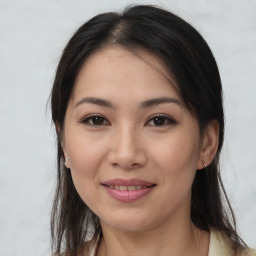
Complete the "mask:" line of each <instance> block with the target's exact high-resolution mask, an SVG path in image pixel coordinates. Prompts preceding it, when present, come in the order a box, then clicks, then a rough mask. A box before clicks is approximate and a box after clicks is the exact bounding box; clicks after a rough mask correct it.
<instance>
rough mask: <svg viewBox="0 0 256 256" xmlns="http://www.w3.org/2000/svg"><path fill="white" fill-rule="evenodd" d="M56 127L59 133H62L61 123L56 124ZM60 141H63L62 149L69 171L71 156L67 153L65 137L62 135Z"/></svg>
mask: <svg viewBox="0 0 256 256" xmlns="http://www.w3.org/2000/svg"><path fill="white" fill-rule="evenodd" d="M55 127H56V131H57V132H60V126H59V123H56V124H55ZM60 140H61V148H62V151H63V158H64V164H65V166H66V168H69V169H70V161H69V155H68V154H67V152H66V145H65V141H64V138H63V136H61V135H60Z"/></svg>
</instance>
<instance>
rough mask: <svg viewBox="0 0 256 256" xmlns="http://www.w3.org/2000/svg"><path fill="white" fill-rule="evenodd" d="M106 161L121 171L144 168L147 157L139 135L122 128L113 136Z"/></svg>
mask: <svg viewBox="0 0 256 256" xmlns="http://www.w3.org/2000/svg"><path fill="white" fill-rule="evenodd" d="M113 137H114V138H113V140H112V141H111V145H110V148H111V150H110V152H109V154H108V161H109V163H110V164H111V165H113V166H115V167H118V168H120V169H123V170H131V169H136V168H140V167H142V166H144V165H145V164H146V162H147V156H146V151H145V148H144V147H143V143H142V141H141V140H140V139H139V137H140V136H139V134H137V133H136V132H135V131H134V130H132V129H129V128H128V127H124V128H123V129H121V130H120V131H119V132H117V133H115V134H113Z"/></svg>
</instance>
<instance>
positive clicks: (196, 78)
mask: <svg viewBox="0 0 256 256" xmlns="http://www.w3.org/2000/svg"><path fill="white" fill-rule="evenodd" d="M108 45H120V46H122V47H125V48H127V49H130V50H136V49H144V50H147V51H149V52H151V53H153V54H154V55H155V56H157V57H159V58H160V59H161V60H162V61H163V62H164V64H165V66H166V67H167V69H168V70H169V73H170V75H171V76H172V77H174V79H175V81H176V84H177V85H178V92H179V94H180V96H181V98H182V99H183V102H184V104H185V105H186V107H187V108H188V109H189V110H190V111H191V112H192V113H194V114H195V115H196V117H197V120H198V123H199V127H200V131H201V132H202V133H203V131H204V129H205V128H206V126H207V124H208V123H209V122H210V121H211V120H217V121H218V123H219V146H218V151H217V154H216V156H215V158H214V160H213V161H212V163H211V164H210V165H209V166H208V167H207V171H200V172H199V171H198V172H197V174H196V176H195V179H194V183H193V186H192V202H191V220H192V222H193V223H194V224H195V225H196V226H197V227H198V228H200V229H203V230H209V228H210V227H215V228H217V229H218V230H220V231H224V232H225V233H226V235H227V236H229V237H230V238H231V239H232V240H233V241H234V245H235V247H237V246H238V245H239V243H242V242H241V239H240V238H239V236H238V234H237V232H236V224H235V218H234V214H233V211H232V208H231V206H230V203H229V201H228V198H227V195H226V192H225V189H224V187H223V183H222V181H221V177H220V172H219V154H220V151H221V148H222V144H223V134H224V114H223V106H222V86H221V80H220V76H219V72H218V68H217V64H216V62H215V59H214V57H213V55H212V53H211V50H210V49H209V47H208V45H207V43H206V42H205V40H204V39H203V38H202V36H201V35H200V34H199V33H198V32H197V31H196V30H195V29H194V28H193V27H192V26H191V25H189V24H188V23H187V22H185V21H184V20H182V19H181V18H179V17H178V16H176V15H174V14H173V13H171V12H168V11H165V10H163V9H160V8H157V7H153V6H147V5H139V6H133V7H130V8H127V9H125V10H124V12H122V13H120V14H119V13H111V12H110V13H103V14H100V15H97V16H95V17H94V18H92V19H91V20H89V21H88V22H86V23H85V24H84V25H82V26H81V27H80V28H79V29H78V30H77V31H76V32H75V34H74V35H73V37H72V38H71V39H70V41H69V42H68V44H67V46H66V48H65V49H64V51H63V54H62V57H61V59H60V62H59V65H58V68H57V72H56V76H55V80H54V84H53V88H52V93H51V106H52V120H53V122H54V124H55V125H57V127H58V128H57V129H56V131H57V143H58V156H57V157H58V159H57V161H58V177H57V186H56V194H55V198H54V203H53V208H52V219H51V231H52V245H53V250H54V252H56V253H57V254H60V252H61V251H62V250H65V251H66V252H68V255H78V253H79V251H82V250H83V245H84V242H85V240H86V239H87V238H88V236H91V237H92V239H96V238H97V237H99V236H101V235H102V234H101V227H100V223H99V219H98V217H97V216H96V215H95V214H94V213H93V212H92V211H91V210H90V209H89V208H88V207H87V205H86V204H85V203H84V202H83V201H82V200H81V198H80V197H79V195H78V193H77V191H76V189H75V187H74V184H73V181H72V178H71V174H70V170H69V169H67V168H66V167H65V166H64V159H63V150H62V147H61V140H62V131H63V126H64V118H65V113H66V109H67V105H68V102H69V98H70V95H71V92H72V89H73V86H74V83H75V80H76V77H77V75H78V73H79V71H80V68H81V66H82V65H83V63H84V62H85V61H86V59H87V58H88V57H89V56H90V55H92V54H93V53H94V52H95V51H97V50H99V49H100V48H102V47H105V46H108Z"/></svg>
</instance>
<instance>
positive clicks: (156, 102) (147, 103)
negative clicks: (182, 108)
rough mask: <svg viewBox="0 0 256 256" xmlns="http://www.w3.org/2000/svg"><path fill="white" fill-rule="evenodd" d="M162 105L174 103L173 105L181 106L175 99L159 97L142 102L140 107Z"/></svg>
mask: <svg viewBox="0 0 256 256" xmlns="http://www.w3.org/2000/svg"><path fill="white" fill-rule="evenodd" d="M163 103H175V104H178V105H181V103H180V101H179V100H177V99H175V98H169V97H160V98H153V99H149V100H146V101H143V102H142V103H141V107H142V108H149V107H152V106H156V105H159V104H163Z"/></svg>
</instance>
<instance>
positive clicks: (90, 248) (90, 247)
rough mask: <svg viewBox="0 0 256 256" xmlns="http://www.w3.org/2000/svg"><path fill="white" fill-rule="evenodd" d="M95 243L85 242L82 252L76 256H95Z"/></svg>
mask: <svg viewBox="0 0 256 256" xmlns="http://www.w3.org/2000/svg"><path fill="white" fill-rule="evenodd" d="M95 249H96V248H95V242H93V241H87V242H85V243H84V247H83V252H82V253H81V254H80V253H79V255H78V256H95ZM52 256H70V253H68V252H63V253H61V254H53V255H52Z"/></svg>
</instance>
